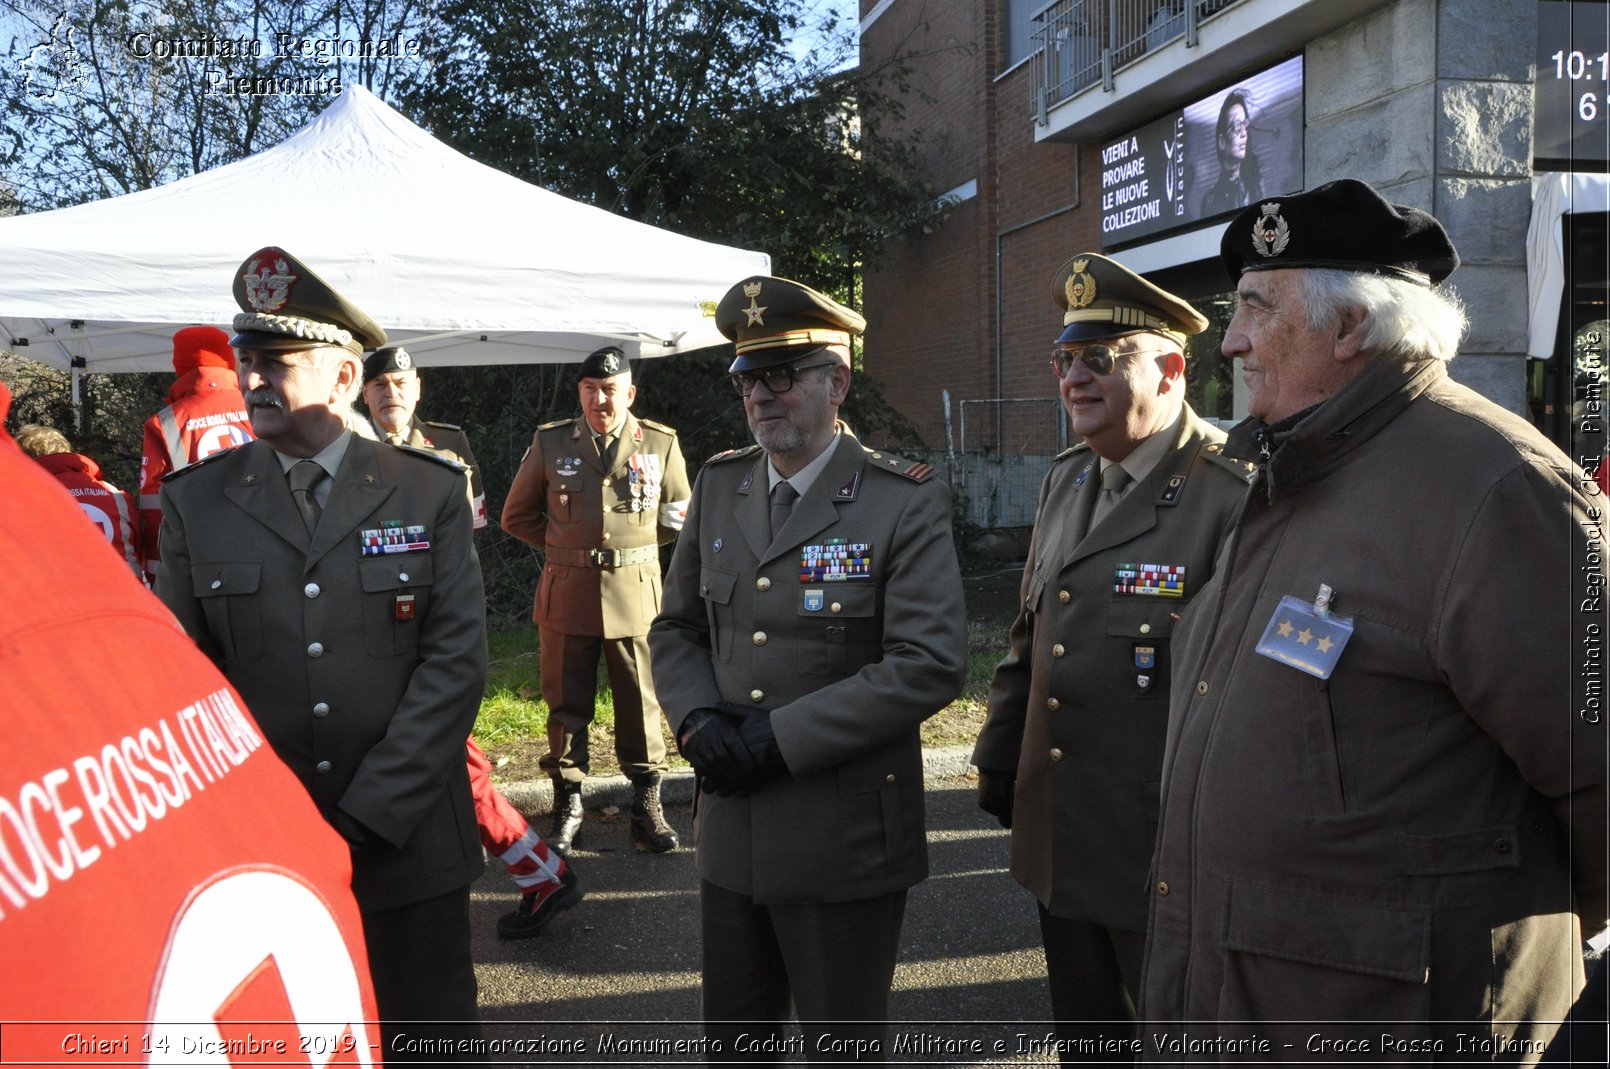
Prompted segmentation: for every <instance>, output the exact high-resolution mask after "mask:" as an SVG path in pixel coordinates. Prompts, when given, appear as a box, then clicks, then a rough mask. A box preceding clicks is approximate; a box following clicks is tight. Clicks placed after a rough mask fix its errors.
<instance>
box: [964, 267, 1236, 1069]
mask: <svg viewBox="0 0 1610 1069" xmlns="http://www.w3.org/2000/svg"><path fill="white" fill-rule="evenodd" d="M1054 292H1055V295H1056V299H1057V302H1058V303H1059V304H1060V305H1061V306H1062V308H1063V310H1064V315H1063V330H1062V333H1061V335H1060V336H1059V337H1058V338H1057V341H1056V347H1055V349H1054V352H1053V356H1052V361H1051V366H1052V371H1053V373H1054V374H1055V375H1056V377H1057V384H1058V388H1059V390H1060V392H1061V396H1062V402H1063V407H1064V408H1065V409H1066V410H1067V413H1068V417H1069V419H1070V420H1071V421H1072V426H1073V430H1074V432H1075V433H1077V434H1078V435H1079V437H1080V438H1081V439H1082V441H1081V443H1080V444H1079V445H1076V446H1074V447H1073V448H1072V449H1069V450H1067V451H1066V452H1065V453H1063V454H1062V455H1060V456H1058V457H1057V458H1056V460H1055V461H1054V462H1053V463H1052V466H1051V471H1050V473H1049V474H1048V475H1047V476H1046V479H1045V484H1044V486H1043V487H1042V488H1041V491H1040V503H1039V511H1038V515H1037V517H1036V520H1035V526H1034V535H1033V538H1032V541H1031V543H1030V548H1029V559H1028V563H1027V565H1026V567H1025V568H1024V570H1023V583H1022V589H1021V601H1020V608H1019V611H1018V615H1017V619H1016V620H1015V622H1014V623H1013V625H1012V630H1011V649H1010V652H1009V653H1008V654H1007V656H1006V659H1005V660H1003V661H1002V662H1001V664H1000V666H999V667H998V668H997V669H996V671H995V678H994V681H993V683H992V685H991V688H990V696H989V716H988V719H987V720H986V722H985V724H984V728H983V730H982V731H981V732H980V734H979V738H978V744H977V746H976V747H975V749H974V752H973V763H974V764H975V765H977V766H978V770H979V804H980V805H981V806H983V807H984V808H985V809H986V810H988V811H989V812H991V813H993V814H994V815H995V816H996V817H998V818H999V819H1000V822H1001V824H1002V825H1003V826H1005V827H1008V828H1011V829H1012V848H1011V858H1012V861H1011V864H1012V875H1013V876H1014V877H1015V878H1016V879H1017V881H1018V882H1019V883H1021V884H1023V886H1024V887H1026V888H1028V890H1029V891H1030V892H1031V893H1033V895H1034V897H1035V898H1036V899H1037V900H1038V901H1039V913H1040V929H1041V935H1042V937H1043V940H1044V943H1045V956H1046V969H1047V974H1048V977H1049V980H1050V987H1051V1008H1052V1012H1053V1016H1054V1017H1055V1018H1056V1020H1057V1022H1058V1025H1057V1030H1058V1037H1059V1038H1060V1039H1063V1040H1065V1041H1066V1043H1065V1045H1064V1047H1063V1051H1062V1053H1063V1057H1064V1060H1065V1061H1070V1062H1072V1061H1079V1060H1082V1058H1083V1057H1084V1056H1094V1057H1095V1058H1096V1059H1098V1060H1111V1059H1114V1058H1115V1057H1118V1056H1123V1055H1124V1053H1125V1052H1122V1051H1120V1050H1118V1049H1116V1048H1115V1047H1113V1046H1106V1047H1103V1046H1102V1044H1103V1042H1109V1043H1110V1042H1112V1041H1118V1040H1123V1039H1126V1038H1128V1037H1130V1036H1132V1035H1133V1028H1134V1026H1133V1024H1131V1023H1129V1022H1133V1020H1134V1017H1135V1003H1136V999H1137V997H1138V992H1139V984H1140V969H1141V955H1142V950H1143V948H1144V941H1145V930H1146V869H1147V864H1148V862H1149V861H1150V859H1151V852H1152V839H1153V836H1154V834H1155V832H1156V822H1157V797H1158V781H1159V778H1160V776H1161V771H1160V770H1161V768H1162V763H1163V739H1164V735H1165V732H1166V729H1167V723H1168V679H1169V660H1170V658H1169V637H1170V634H1171V633H1172V631H1173V628H1174V621H1175V620H1176V619H1177V618H1178V617H1179V614H1180V611H1181V610H1182V609H1183V608H1184V607H1185V606H1186V605H1187V604H1188V603H1189V602H1190V600H1191V597H1192V596H1193V595H1194V594H1195V593H1196V591H1197V590H1198V589H1199V588H1200V587H1201V585H1202V583H1204V582H1205V581H1206V580H1207V578H1208V576H1209V575H1211V574H1212V571H1213V561H1214V557H1215V556H1216V555H1217V552H1218V548H1219V544H1220V542H1221V541H1222V539H1223V537H1224V533H1225V531H1226V530H1227V529H1228V528H1229V526H1230V524H1231V523H1232V522H1233V519H1234V516H1235V513H1236V510H1237V508H1238V506H1239V504H1240V502H1241V499H1242V498H1243V497H1244V496H1245V494H1246V488H1247V483H1248V479H1249V478H1250V473H1251V468H1250V465H1246V464H1244V463H1239V462H1234V461H1230V460H1228V459H1226V458H1225V456H1224V452H1223V448H1222V445H1221V444H1220V443H1222V442H1223V441H1224V435H1223V433H1222V432H1220V431H1219V430H1217V429H1216V428H1214V427H1211V426H1209V425H1208V424H1206V423H1204V422H1203V421H1202V420H1200V419H1198V418H1197V416H1196V414H1195V413H1194V412H1192V411H1191V407H1190V405H1188V404H1187V403H1186V401H1185V357H1184V355H1183V354H1184V349H1185V339H1186V337H1187V336H1189V335H1192V334H1196V333H1198V332H1200V331H1201V330H1202V329H1203V328H1204V327H1205V326H1206V325H1207V320H1206V319H1205V318H1203V316H1202V315H1201V313H1199V312H1198V311H1197V310H1196V309H1195V308H1192V307H1191V306H1190V305H1189V304H1187V303H1186V302H1185V301H1183V300H1181V299H1179V298H1178V297H1176V296H1174V295H1173V294H1171V293H1168V292H1166V291H1164V290H1162V289H1159V288H1158V287H1156V286H1154V285H1152V284H1151V283H1150V282H1148V281H1146V280H1145V279H1143V278H1141V277H1140V276H1139V275H1137V274H1135V273H1134V272H1132V271H1130V270H1129V269H1128V268H1125V267H1124V266H1123V265H1121V264H1119V263H1116V262H1115V261H1113V260H1109V259H1107V258H1106V257H1105V256H1101V255H1098V254H1096V253H1083V254H1080V255H1079V256H1075V257H1074V258H1073V259H1072V260H1070V261H1069V262H1068V263H1067V264H1065V265H1064V266H1063V267H1062V269H1061V270H1060V271H1059V272H1058V273H1057V275H1056V277H1055V280H1054ZM1113 1022H1118V1023H1113Z"/></svg>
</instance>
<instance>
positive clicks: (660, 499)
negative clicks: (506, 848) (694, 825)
mask: <svg viewBox="0 0 1610 1069" xmlns="http://www.w3.org/2000/svg"><path fill="white" fill-rule="evenodd" d="M579 378H580V381H579V383H578V385H577V393H578V394H579V395H580V398H581V406H582V414H581V415H580V416H578V417H577V418H575V419H566V420H559V421H556V422H554V423H548V424H545V425H544V426H542V427H539V428H538V429H537V433H536V434H535V435H533V436H532V439H531V448H530V449H529V450H527V451H526V455H525V458H524V459H523V460H522V461H521V462H520V470H519V471H518V472H516V473H515V476H514V484H513V485H512V486H510V487H509V496H508V498H507V499H506V500H505V501H504V503H503V529H504V530H505V531H507V532H509V533H510V534H512V535H514V536H515V537H516V538H520V539H523V540H524V541H526V542H529V543H531V544H532V545H534V546H537V547H538V548H540V549H542V550H543V551H544V553H545V556H546V558H547V559H546V561H545V563H544V564H543V569H542V578H541V580H540V581H539V583H538V585H537V596H536V604H535V607H534V609H533V611H532V614H531V618H532V620H533V621H534V622H535V623H536V625H537V637H538V641H539V642H540V643H541V649H540V659H541V672H542V693H543V697H544V698H546V699H547V701H548V754H547V756H545V757H544V758H543V759H542V767H543V768H544V769H545V770H547V772H548V774H549V775H550V776H551V777H552V778H553V785H554V810H553V812H554V820H553V827H552V829H551V830H550V831H549V833H548V844H549V845H550V846H552V847H553V848H554V849H555V850H557V851H559V852H560V853H561V854H568V853H569V852H570V846H571V843H572V841H573V840H574V839H575V836H576V834H577V832H578V831H579V829H580V828H581V821H582V804H581V785H582V781H583V780H584V779H585V778H586V776H587V772H588V768H589V755H588V749H587V725H588V724H590V723H592V719H593V711H594V706H593V700H594V697H595V695H596V692H597V688H598V658H599V655H600V654H602V655H603V658H604V664H605V666H606V667H607V669H608V672H609V689H610V693H611V695H612V696H613V697H614V701H615V756H616V758H617V759H618V760H619V761H620V767H621V771H622V772H624V773H625V774H626V775H627V776H628V777H629V778H630V779H631V781H632V788H633V790H632V843H633V845H634V846H636V847H637V848H638V849H639V850H648V851H652V852H654V853H663V852H664V851H667V850H671V849H673V848H675V847H676V845H677V838H676V833H675V832H673V831H672V830H671V826H670V825H669V824H667V823H666V821H665V814H664V812H663V811H662V809H661V807H660V776H661V774H662V773H663V772H664V771H665V770H666V769H667V768H668V767H669V765H667V764H666V760H665V741H664V738H663V736H662V735H661V729H660V706H659V703H658V702H657V701H656V700H655V697H654V682H653V679H652V678H651V677H650V675H649V669H648V639H647V635H648V628H649V622H650V621H651V620H653V619H654V615H655V614H656V613H657V612H659V611H660V550H659V547H660V545H661V544H662V543H665V542H669V541H671V540H672V539H673V538H675V537H676V535H677V532H678V531H680V530H682V521H683V518H684V516H685V515H686V514H687V508H688V497H689V496H690V494H691V491H690V489H689V487H688V469H687V463H686V462H685V461H684V460H683V459H682V447H681V446H680V445H678V444H677V440H676V431H674V430H673V429H671V428H670V427H667V426H665V425H663V424H660V423H654V422H652V421H650V420H640V419H638V418H637V417H635V416H633V415H632V413H631V411H630V408H631V405H632V402H633V401H634V400H635V399H636V397H637V387H636V386H635V385H634V384H633V383H632V370H631V365H630V364H628V363H627V361H626V357H625V354H623V353H622V352H621V351H620V350H619V349H616V348H614V347H609V348H604V349H600V350H598V351H597V352H595V353H593V354H592V355H590V356H589V357H587V359H586V360H585V361H583V362H582V365H581V369H580V376H579Z"/></svg>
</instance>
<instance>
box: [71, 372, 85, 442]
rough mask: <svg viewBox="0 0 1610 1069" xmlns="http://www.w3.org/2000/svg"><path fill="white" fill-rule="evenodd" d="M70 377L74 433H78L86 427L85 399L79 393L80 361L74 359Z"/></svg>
mask: <svg viewBox="0 0 1610 1069" xmlns="http://www.w3.org/2000/svg"><path fill="white" fill-rule="evenodd" d="M67 375H68V379H69V380H70V381H71V383H72V402H73V433H74V434H78V433H80V432H82V431H83V429H84V411H83V400H82V398H80V397H79V394H78V361H77V360H74V361H73V363H72V366H71V367H70V368H68V370H67Z"/></svg>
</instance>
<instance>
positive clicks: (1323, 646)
mask: <svg viewBox="0 0 1610 1069" xmlns="http://www.w3.org/2000/svg"><path fill="white" fill-rule="evenodd" d="M1334 645H1336V643H1334V642H1332V641H1331V640H1330V637H1329V636H1326V637H1325V638H1322V639H1320V640H1319V652H1320V653H1329V652H1330V648H1331V647H1332V646H1334Z"/></svg>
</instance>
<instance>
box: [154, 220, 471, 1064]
mask: <svg viewBox="0 0 1610 1069" xmlns="http://www.w3.org/2000/svg"><path fill="white" fill-rule="evenodd" d="M234 291H235V299H236V301H237V302H238V303H239V305H240V308H241V312H240V314H239V315H237V316H236V317H235V322H234V326H235V332H236V333H235V336H234V337H233V338H232V339H231V342H230V343H231V344H232V345H233V346H234V348H235V353H236V357H237V359H238V362H239V369H240V385H241V388H242V393H243V394H244V396H245V400H246V410H247V413H248V415H249V417H250V419H251V425H252V432H253V433H254V434H256V435H257V440H256V441H253V442H249V443H247V444H245V445H242V446H239V447H237V448H235V449H231V450H227V451H225V452H221V453H216V454H214V455H213V456H211V457H208V458H206V459H204V460H202V461H199V462H197V463H195V464H192V465H191V466H189V467H187V468H183V469H181V470H179V471H176V472H174V473H172V474H171V475H169V476H168V477H167V479H166V480H165V482H164V484H163V487H162V492H161V506H162V531H161V563H160V565H159V567H158V570H157V581H156V592H157V594H158V596H159V597H160V598H161V599H162V600H163V602H164V603H166V604H167V606H168V608H170V609H171V610H173V614H174V615H175V616H176V617H177V618H178V620H179V622H180V623H181V624H182V625H183V626H184V629H185V631H186V632H187V633H188V634H189V635H190V636H191V638H193V639H194V640H195V642H196V644H197V646H199V647H200V648H201V650H202V652H204V653H206V654H207V655H208V656H209V657H211V658H212V660H213V661H214V662H215V663H216V664H217V665H218V667H219V668H220V669H221V670H222V671H223V673H224V675H225V676H227V677H228V678H229V682H230V683H231V684H233V685H234V687H235V689H236V690H238V691H239V692H240V694H241V696H242V697H244V698H245V699H246V703H247V705H248V706H249V707H250V709H251V711H252V714H253V716H255V717H256V718H257V722H258V724H259V725H260V726H261V727H262V729H263V734H264V736H265V737H266V738H267V739H268V741H269V743H270V744H272V746H273V747H274V752H275V753H276V754H278V755H279V757H280V759H281V760H283V761H284V762H285V763H286V765H288V766H289V767H290V769H291V771H292V772H294V773H295V774H296V775H297V777H298V778H299V779H300V780H301V781H302V784H303V786H304V787H306V788H307V791H308V794H309V795H310V796H311V797H312V799H313V802H314V803H315V804H316V805H317V806H318V808H319V812H320V813H322V814H323V815H324V818H325V819H326V820H327V821H329V822H330V824H332V825H333V826H334V827H335V829H336V830H337V831H339V832H340V833H341V834H342V835H343V836H345V837H346V839H347V841H348V842H349V843H350V844H351V847H352V889H353V892H354V894H355V895H356V896H357V899H358V905H359V908H360V909H361V910H362V913H363V923H364V938H365V941H366V942H367V944H368V948H369V966H370V973H371V976H372V978H373V981H374V988H375V999H376V1003H377V1005H378V1007H379V1011H380V1016H381V1032H382V1036H383V1038H384V1039H385V1044H386V1048H385V1049H386V1050H387V1051H388V1052H390V1051H397V1050H400V1049H402V1048H399V1047H397V1046H395V1045H394V1042H395V1040H396V1039H397V1038H398V1037H399V1031H400V1029H401V1028H402V1027H404V1026H403V1025H402V1022H408V1024H407V1025H406V1028H407V1034H408V1038H409V1040H416V1039H417V1040H420V1041H421V1043H420V1045H419V1046H420V1049H429V1050H436V1049H448V1048H449V1047H452V1048H456V1047H457V1045H458V1044H459V1041H461V1040H464V1039H469V1038H473V1037H474V1036H476V1035H478V1034H479V1025H477V1024H474V1023H473V1022H475V1021H476V999H475V993H476V985H475V970H474V963H473V961H472V960H471V957H470V931H469V888H470V884H471V883H472V882H473V881H474V880H475V878H476V877H477V876H478V875H479V874H480V872H481V868H482V859H481V844H480V841H479V839H478V837H477V835H476V832H475V823H474V821H473V820H472V819H471V816H470V812H471V808H470V789H469V780H468V777H467V775H466V771H465V763H464V740H465V739H466V738H468V737H469V733H470V728H471V727H472V726H473V725H474V723H475V717H476V714H477V712H478V711H479V709H480V703H481V693H482V690H483V688H484V686H485V682H486V600H485V594H484V592H483V590H482V586H481V567H480V563H479V560H478V559H477V557H476V555H475V547H474V545H473V542H472V528H471V524H470V510H469V503H468V500H467V499H466V496H465V493H464V469H463V467H462V466H461V465H459V464H457V463H455V462H453V461H451V460H445V459H442V458H439V457H436V456H434V455H432V454H430V453H426V452H421V451H416V450H408V449H390V448H387V447H386V446H383V445H380V444H378V443H376V442H373V441H370V440H368V439H365V438H362V437H359V436H357V435H355V434H353V433H352V431H351V429H350V427H349V425H348V416H349V414H350V411H351V406H352V402H353V400H354V399H355V397H356V396H357V393H358V389H359V385H360V382H361V379H362V374H363V366H362V362H361V358H362V355H363V352H364V350H365V349H366V348H373V347H376V346H382V345H385V343H386V334H385V331H383V330H382V329H381V328H380V326H379V325H378V324H377V323H375V321H374V320H373V319H372V318H370V316H369V315H368V314H366V313H365V312H364V311H363V310H362V309H360V308H359V307H358V306H357V305H355V304H354V303H353V302H351V301H349V300H347V299H346V298H345V297H343V296H342V295H341V294H340V293H338V292H337V291H336V290H335V289H334V288H333V287H332V286H330V285H329V284H328V283H327V282H325V281H324V280H323V279H322V278H320V277H319V276H318V275H317V274H316V273H315V272H314V271H313V269H312V268H310V267H308V266H307V265H306V264H304V263H303V262H301V261H300V260H298V259H297V258H296V257H295V256H293V255H291V254H290V253H289V252H287V251H285V250H284V249H280V248H276V247H269V248H264V249H259V250H258V251H257V252H254V253H252V254H251V255H250V256H248V257H247V258H246V261H245V262H244V263H243V264H241V266H240V268H239V270H237V271H236V272H235V279H234ZM241 923H250V918H241ZM420 1022H426V1023H420ZM428 1022H438V1023H436V1024H431V1023H428ZM451 1022H466V1023H463V1024H453V1023H451ZM438 1043H439V1044H444V1045H445V1046H443V1047H441V1048H438V1047H437V1046H436V1045H435V1044H438Z"/></svg>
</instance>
